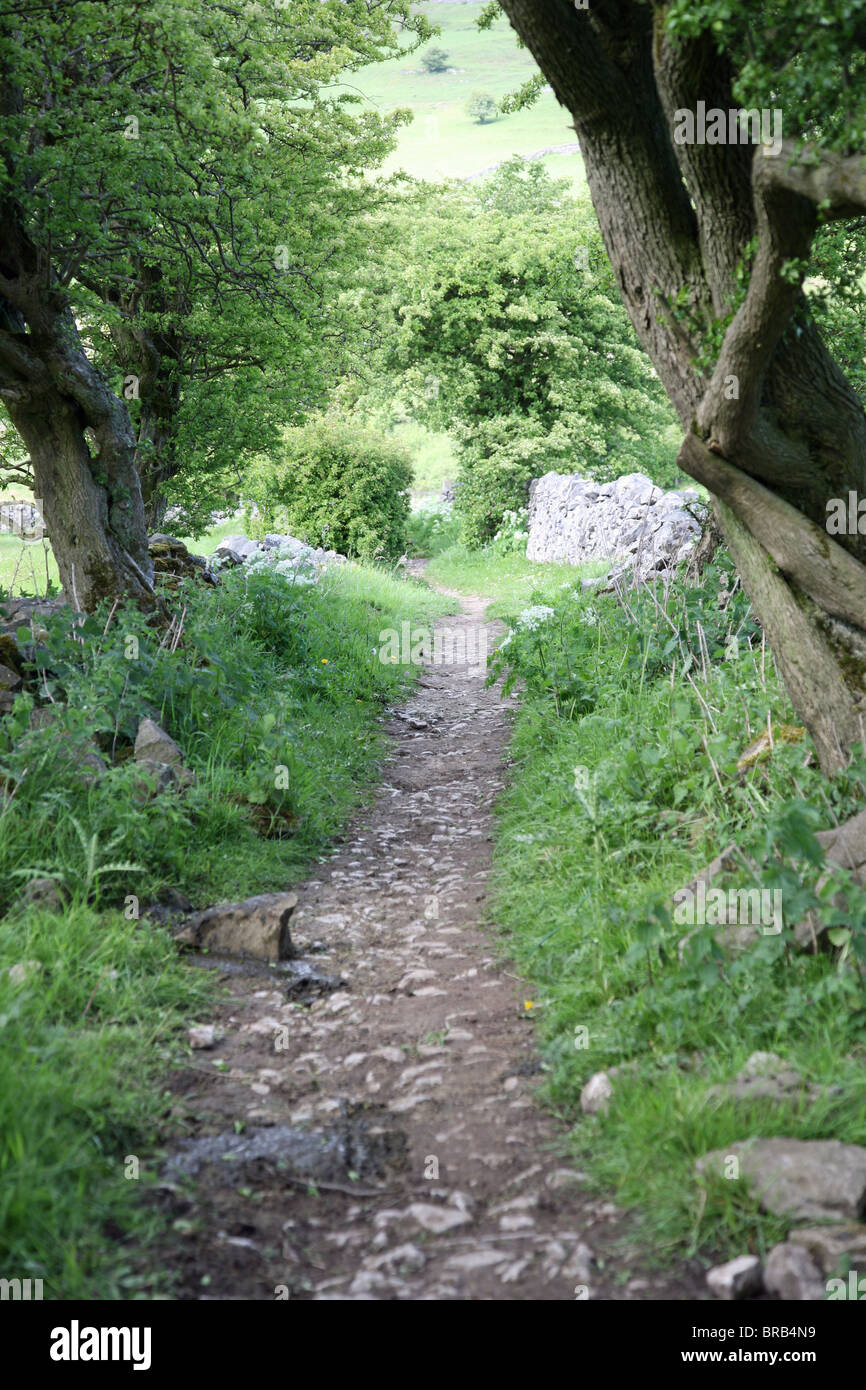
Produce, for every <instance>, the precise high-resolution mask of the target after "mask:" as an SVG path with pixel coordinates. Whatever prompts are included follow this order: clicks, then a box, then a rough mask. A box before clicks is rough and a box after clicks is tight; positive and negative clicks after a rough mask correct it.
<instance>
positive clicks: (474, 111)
mask: <svg viewBox="0 0 866 1390" xmlns="http://www.w3.org/2000/svg"><path fill="white" fill-rule="evenodd" d="M466 114H467V115H468V116H470V117H471V118H472V120H473V121H474V122H475V124H476V125H489V124H490V122H491V121H498V120H499V117H500V115H501V112H500V110H499V107H498V105H497V103H496V98H495V97H492V96H491V95H490V93H489V92H473V93H472V94H471V96H470V97H469V100H468V101H467V103H466Z"/></svg>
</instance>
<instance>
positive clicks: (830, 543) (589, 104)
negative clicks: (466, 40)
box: [502, 0, 866, 773]
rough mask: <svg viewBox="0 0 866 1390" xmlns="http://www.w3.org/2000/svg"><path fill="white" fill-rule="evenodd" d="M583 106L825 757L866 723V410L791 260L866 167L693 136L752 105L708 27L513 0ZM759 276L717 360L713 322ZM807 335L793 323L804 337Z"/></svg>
mask: <svg viewBox="0 0 866 1390" xmlns="http://www.w3.org/2000/svg"><path fill="white" fill-rule="evenodd" d="M502 6H503V9H504V10H505V12H506V13H507V15H508V17H509V19H510V21H511V23H512V25H513V27H514V28H515V29H516V31H517V33H518V34H519V35H520V37H521V38H522V39H523V40H524V41H525V43H526V44H527V46H528V47H529V48H530V50H531V51H532V53H533V55H534V57H535V59H536V61H537V62H538V65H539V67H540V68H541V70H542V72H543V73H544V75H545V77H546V78H547V79H548V81H549V82H550V84H551V86H552V87H553V90H554V92H555V93H556V96H557V97H558V99H559V101H560V102H561V104H562V105H563V106H565V107H566V108H567V109H568V110H569V112H570V113H571V115H572V116H573V118H574V126H575V130H576V132H577V134H578V137H579V139H580V147H581V152H582V154H583V158H584V161H585V165H586V173H587V179H588V182H589V188H590V193H591V196H592V199H593V203H594V206H595V210H596V213H597V215H598V220H599V224H600V227H601V231H602V235H603V237H604V241H605V245H606V247H607V250H608V254H609V255H610V258H611V262H612V265H613V267H614V271H615V274H616V277H617V281H618V284H619V287H620V291H621V294H622V297H623V300H624V302H625V305H626V308H627V310H628V312H629V315H630V317H631V320H632V323H633V324H634V327H635V330H636V332H637V334H638V337H639V338H640V340H641V342H642V343H643V346H644V347H645V348H646V350H647V352H648V353H649V356H650V358H651V359H652V361H653V364H654V365H655V367H656V370H657V371H658V373H659V377H660V379H661V381H662V383H663V385H664V387H665V389H666V391H667V393H668V396H669V397H670V399H671V401H672V403H673V405H674V407H675V408H676V410H677V412H678V414H679V417H680V420H681V421H682V424H683V428H684V431H685V439H684V442H683V446H682V449H681V451H680V463H681V466H682V467H683V469H684V470H685V471H686V472H687V473H689V474H690V475H691V476H692V477H693V478H695V479H697V480H698V481H699V482H702V483H704V484H705V485H706V487H707V488H709V490H710V492H711V494H712V496H713V499H714V503H715V511H716V515H717V517H718V519H719V522H720V524H721V527H722V529H723V531H724V535H725V538H726V541H727V543H728V546H729V548H730V550H731V554H732V556H733V558H734V561H735V563H736V564H737V567H738V569H739V571H740V574H741V576H742V579H743V584H744V587H745V588H746V590H747V592H748V593H749V595H750V597H751V599H752V602H753V604H754V606H755V610H756V612H757V614H758V616H759V618H760V620H761V622H762V624H763V626H764V628H765V630H766V633H767V637H768V640H769V642H770V644H771V646H772V648H773V651H774V654H775V657H776V661H777V664H778V668H779V671H780V674H781V676H782V679H783V680H784V682H785V685H786V688H787V690H788V693H789V696H790V698H791V701H792V703H793V705H794V707H795V709H796V710H797V711H798V713H799V715H800V717H801V718H802V720H803V722H804V723H805V724H806V725H807V726H808V728H809V730H810V732H811V734H812V736H813V738H814V741H815V746H816V749H817V752H818V756H819V759H820V762H821V765H822V767H823V768H824V770H825V771H827V772H828V773H832V772H835V771H837V770H838V769H840V768H841V767H843V766H844V765H845V763H846V761H847V758H848V750H849V748H850V745H851V744H852V743H853V742H855V741H857V740H860V739H863V737H864V729H863V722H864V720H863V713H864V702H866V567H864V562H866V537H864V536H862V535H856V534H855V535H844V536H839V537H838V539H836V538H832V537H831V536H829V535H828V534H827V530H826V526H825V518H826V514H827V513H826V508H827V503H828V501H829V500H830V499H831V498H847V496H848V493H849V491H855V492H857V493H858V494H859V495H860V496H864V495H866V417H864V413H863V409H862V406H861V404H860V402H859V399H858V397H857V395H856V393H855V392H854V390H853V388H852V387H851V386H850V384H849V383H848V382H847V381H846V379H845V377H844V375H843V374H842V372H841V371H840V369H839V368H838V366H837V365H836V363H835V362H834V361H833V359H832V357H831V356H830V354H829V353H828V352H827V350H826V348H825V347H824V345H823V343H822V341H821V339H820V337H819V335H818V333H817V331H816V330H815V328H814V326H813V325H812V324H810V323H809V320H808V317H807V310H806V305H805V302H804V299H803V296H802V293H801V290H800V286H799V284H791V283H790V282H789V280H788V279H787V278H786V276H785V275H783V273H782V272H783V267H784V265H785V263H786V262H791V261H794V260H798V259H799V260H802V259H803V258H805V257H807V256H808V252H809V247H810V245H811V240H812V236H813V234H814V231H815V227H816V225H817V213H816V209H817V206H818V204H819V203H820V204H821V205H822V212H823V215H824V216H825V217H829V218H840V219H841V218H846V217H852V216H854V215H856V214H858V213H862V211H863V210H864V209H866V164H864V161H863V159H862V158H850V159H845V158H841V157H839V156H835V155H830V154H827V153H826V152H824V151H820V150H814V149H812V150H809V149H806V150H805V151H800V152H796V151H795V150H794V147H793V146H792V145H791V144H790V143H789V142H785V143H784V145H783V147H782V149H781V152H780V153H779V154H778V155H777V157H775V158H772V157H770V158H768V157H767V154H766V151H765V149H764V147H762V146H758V148H757V149H756V150H754V151H753V150H752V149H751V148H750V147H749V146H747V145H733V144H719V145H709V144H704V145H698V144H691V145H689V144H677V143H676V142H675V141H674V139H673V130H674V125H675V117H674V113H675V112H676V111H677V110H692V111H694V109H695V106H696V102H697V101H698V100H703V101H705V102H706V104H707V109H710V108H711V107H719V108H722V109H723V110H730V109H732V108H736V107H737V105H738V103H736V102H735V101H734V100H733V98H732V95H731V89H732V80H731V74H730V72H729V70H728V69H727V67H726V64H725V61H724V60H723V59H722V58H720V57H719V55H718V54H717V52H716V51H715V45H714V44H713V43H712V42H711V41H710V40H709V39H708V38H706V37H700V38H698V39H694V40H688V41H685V42H683V43H679V44H675V43H674V42H673V41H672V40H670V39H669V38H668V36H667V34H666V32H665V14H666V11H665V7H664V6H663V5H657V6H656V8H655V11H653V9H651V8H650V7H649V6H647V5H644V4H642V3H638V0H592V4H591V5H590V7H589V8H588V9H577V8H576V7H575V5H574V4H573V3H572V0H502ZM750 244H752V245H756V247H757V250H756V252H755V257H754V263H753V266H752V272H751V277H750V282H749V288H748V291H747V293H746V297H745V300H744V302H743V303H742V304H741V305H740V307H739V308H738V310H737V313H736V314H735V316H734V318H733V320H732V322H731V323H730V325H729V327H728V328H727V331H726V333H725V336H724V339H723V342H722V346H721V350H720V351H718V352H717V354H716V357H715V364H714V365H713V364H712V363H711V364H709V365H707V366H705V367H703V368H699V367H698V366H696V365H695V364H696V363H697V362H699V361H701V360H702V358H704V357H705V354H706V344H707V341H708V340H709V336H710V330H711V329H712V328H713V326H714V323H717V321H718V320H719V319H721V318H724V317H725V316H726V315H728V314H729V312H730V310H731V308H732V307H733V306H734V303H735V299H734V295H735V285H736V272H737V268H738V267H739V266H742V265H743V263H744V261H745V258H746V256H747V254H748V248H749V246H750ZM794 329H796V331H793V330H794Z"/></svg>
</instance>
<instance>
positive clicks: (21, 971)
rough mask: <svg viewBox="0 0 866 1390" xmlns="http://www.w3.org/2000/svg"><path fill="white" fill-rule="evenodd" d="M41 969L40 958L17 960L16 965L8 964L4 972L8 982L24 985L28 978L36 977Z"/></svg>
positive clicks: (33, 978)
mask: <svg viewBox="0 0 866 1390" xmlns="http://www.w3.org/2000/svg"><path fill="white" fill-rule="evenodd" d="M41 969H42V961H41V960H19V961H18V963H17V964H16V965H10V967H9V969H8V970H7V971H6V974H7V975H8V976H9V982H10V984H13V985H26V984H27V981H28V980H35V979H36V977H37V976H38V974H39V972H40V971H41Z"/></svg>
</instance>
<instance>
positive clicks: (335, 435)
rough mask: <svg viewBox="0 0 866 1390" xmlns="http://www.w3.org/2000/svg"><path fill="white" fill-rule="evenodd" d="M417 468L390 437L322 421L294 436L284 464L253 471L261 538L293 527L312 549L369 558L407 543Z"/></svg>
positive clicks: (253, 496)
mask: <svg viewBox="0 0 866 1390" xmlns="http://www.w3.org/2000/svg"><path fill="white" fill-rule="evenodd" d="M411 484H412V464H411V459H410V457H409V454H408V453H407V452H406V451H405V450H404V449H402V448H401V447H400V446H399V445H398V444H395V443H393V441H392V440H390V439H387V438H385V436H384V435H380V434H376V433H374V432H373V431H370V430H361V429H358V428H357V427H356V426H354V425H348V424H344V423H343V422H341V421H336V420H329V419H318V420H314V421H312V422H311V423H309V424H307V425H305V426H303V427H302V428H300V429H292V430H288V431H287V432H286V435H285V447H284V451H283V454H282V457H280V458H279V459H277V460H268V461H267V462H265V463H261V464H259V465H258V467H257V468H256V469H255V470H253V472H252V475H251V478H250V488H249V494H250V497H251V500H252V501H254V502H256V503H257V504H258V507H259V512H260V516H259V518H258V520H257V522H256V529H257V530H258V531H259V532H260V533H264V532H265V531H277V530H280V529H282V528H283V527H285V528H287V529H288V530H289V531H290V532H291V533H292V535H295V536H299V537H300V538H301V540H304V541H307V542H308V543H309V544H310V545H324V546H325V547H326V549H330V550H337V551H339V552H340V553H341V554H343V555H349V556H352V557H355V558H359V559H363V560H372V559H378V558H389V559H390V558H393V557H396V556H398V555H400V554H401V553H402V551H403V550H404V548H405V544H406V523H407V521H408V518H409V488H410V487H411Z"/></svg>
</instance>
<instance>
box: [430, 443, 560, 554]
mask: <svg viewBox="0 0 866 1390" xmlns="http://www.w3.org/2000/svg"><path fill="white" fill-rule="evenodd" d="M459 448H460V472H459V475H458V481H459V484H460V486H459V487H458V489H457V492H456V495H455V499H454V511H455V514H456V515H457V516H458V517H459V519H460V538H461V540H462V541H463V543H464V544H465V545H467V546H469V547H470V548H473V547H476V546H481V545H486V544H487V542H488V541H490V540H492V538H493V537H494V535H495V534H496V532H497V531H498V530H499V528H500V524H501V522H502V518H503V516H504V515H505V513H506V512H507V511H513V512H516V511H519V510H520V508H521V507H525V506H526V502H527V498H528V496H529V484H530V482H531V481H532V479H533V478H538V477H540V476H541V475H542V473H547V472H549V471H550V469H552V468H557V467H559V468H564V469H565V470H566V471H568V470H569V469H570V468H571V467H573V464H570V463H569V462H568V460H567V459H566V458H564V457H563V456H562V455H560V454H559V453H558V451H557V450H556V449H555V448H554V447H552V446H551V440H550V437H549V436H548V435H547V434H546V433H545V431H544V430H543V429H542V427H541V426H540V425H539V424H538V423H537V421H534V420H531V419H526V418H523V417H520V416H502V417H500V418H498V419H495V420H481V421H479V422H478V423H477V425H476V426H475V427H474V428H473V430H472V433H471V435H470V434H468V433H466V434H464V436H463V438H462V439H461V440H460V444H459Z"/></svg>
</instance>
